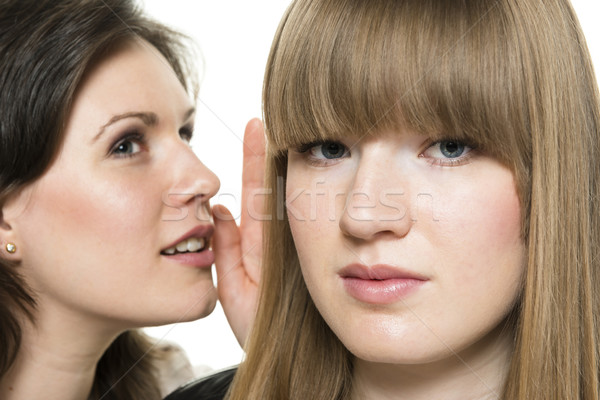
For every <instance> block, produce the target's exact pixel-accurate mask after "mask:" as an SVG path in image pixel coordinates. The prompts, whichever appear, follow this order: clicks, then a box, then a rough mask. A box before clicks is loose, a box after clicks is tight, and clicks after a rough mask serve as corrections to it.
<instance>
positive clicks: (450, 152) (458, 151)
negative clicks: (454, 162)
mask: <svg viewBox="0 0 600 400" xmlns="http://www.w3.org/2000/svg"><path fill="white" fill-rule="evenodd" d="M439 147H440V153H442V155H443V156H444V157H446V158H456V157H460V156H462V155H463V154H464V153H465V149H466V148H467V146H465V145H464V144H462V143H460V142H453V141H450V140H445V141H443V142H440V143H439Z"/></svg>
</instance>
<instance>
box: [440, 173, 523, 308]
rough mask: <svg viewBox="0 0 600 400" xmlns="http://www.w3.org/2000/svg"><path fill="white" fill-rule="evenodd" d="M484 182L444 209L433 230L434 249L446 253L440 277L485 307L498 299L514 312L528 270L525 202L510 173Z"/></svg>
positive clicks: (447, 200)
mask: <svg viewBox="0 0 600 400" xmlns="http://www.w3.org/2000/svg"><path fill="white" fill-rule="evenodd" d="M479 182H480V183H479V184H478V185H472V186H466V187H464V188H463V190H461V191H454V192H453V193H452V195H451V196H446V197H445V199H444V201H442V202H441V204H440V205H441V207H440V208H439V213H438V221H437V223H436V224H433V225H435V226H434V227H433V228H434V229H436V230H437V232H438V234H437V235H434V234H432V235H430V236H429V237H431V238H433V243H432V244H433V246H434V248H438V249H443V251H442V252H441V253H440V256H441V257H440V259H438V260H437V267H436V272H437V273H440V274H442V275H443V276H445V277H446V279H448V281H449V282H451V283H452V284H451V285H450V287H451V288H454V289H455V290H465V291H470V292H471V293H472V296H473V297H475V298H479V299H480V301H482V302H486V301H488V300H489V298H490V293H494V296H495V297H496V300H498V301H500V302H501V303H504V304H505V305H506V306H507V307H508V306H510V305H511V304H512V303H513V301H514V299H515V298H516V296H517V293H518V290H519V287H520V282H521V279H522V273H523V270H524V264H525V244H524V242H523V239H522V236H521V210H520V200H519V197H518V195H517V193H516V189H515V186H514V183H513V180H512V175H511V174H510V173H509V172H506V173H504V174H499V175H497V176H495V179H490V180H486V181H481V180H480V181H479ZM442 266H443V267H442ZM465 298H467V297H465ZM457 300H459V301H460V298H457ZM475 301H479V300H475Z"/></svg>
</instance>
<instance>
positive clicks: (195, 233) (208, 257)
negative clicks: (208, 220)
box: [161, 225, 215, 268]
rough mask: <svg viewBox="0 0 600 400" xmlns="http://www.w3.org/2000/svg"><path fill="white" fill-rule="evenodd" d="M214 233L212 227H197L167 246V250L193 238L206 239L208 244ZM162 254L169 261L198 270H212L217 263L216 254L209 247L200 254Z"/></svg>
mask: <svg viewBox="0 0 600 400" xmlns="http://www.w3.org/2000/svg"><path fill="white" fill-rule="evenodd" d="M213 231H214V227H213V226H212V225H199V226H196V227H195V228H193V229H191V230H190V231H188V232H187V233H186V234H185V235H183V236H181V237H180V238H179V239H177V240H175V241H174V242H172V243H171V244H169V245H168V246H166V247H165V249H168V248H170V247H174V246H175V245H177V243H179V242H182V241H184V240H187V239H190V238H193V237H195V238H205V239H206V241H207V243H208V242H210V238H211V236H212V234H213ZM163 250H164V249H163ZM161 254H162V255H163V256H164V257H167V258H168V259H169V260H173V261H176V262H178V263H180V264H184V265H189V266H192V267H197V268H210V267H211V266H212V264H214V262H215V254H214V252H213V251H212V250H211V249H210V248H209V247H208V246H207V248H206V249H205V250H202V251H200V252H198V253H176V254H173V255H166V254H164V253H162V251H161Z"/></svg>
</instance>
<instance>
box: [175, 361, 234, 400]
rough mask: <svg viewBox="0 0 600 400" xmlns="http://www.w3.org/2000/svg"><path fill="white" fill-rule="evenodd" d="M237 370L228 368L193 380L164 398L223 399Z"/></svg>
mask: <svg viewBox="0 0 600 400" xmlns="http://www.w3.org/2000/svg"><path fill="white" fill-rule="evenodd" d="M236 370H237V368H231V369H226V370H224V371H221V372H217V373H216V374H213V375H209V376H207V377H204V378H201V379H198V380H195V381H192V382H190V383H188V384H185V385H183V386H181V387H179V388H178V389H176V390H175V391H174V392H172V393H171V394H170V395H168V396H167V397H165V399H164V400H223V397H225V393H227V389H229V385H231V381H232V380H233V376H234V375H235V371H236Z"/></svg>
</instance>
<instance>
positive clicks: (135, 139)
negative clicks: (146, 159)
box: [109, 132, 146, 158]
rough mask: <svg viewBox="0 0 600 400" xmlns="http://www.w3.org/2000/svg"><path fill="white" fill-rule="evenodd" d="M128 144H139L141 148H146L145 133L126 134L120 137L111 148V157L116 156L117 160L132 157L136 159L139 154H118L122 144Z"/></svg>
mask: <svg viewBox="0 0 600 400" xmlns="http://www.w3.org/2000/svg"><path fill="white" fill-rule="evenodd" d="M127 142H132V143H137V144H138V145H140V146H141V147H146V136H145V135H144V134H143V133H139V132H127V133H125V134H124V135H122V136H121V137H119V139H117V140H116V141H115V142H114V144H113V145H112V146H111V147H110V151H109V156H114V157H117V158H130V157H134V156H135V155H136V154H138V153H137V152H135V153H117V150H118V148H119V146H121V145H122V144H124V143H127Z"/></svg>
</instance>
